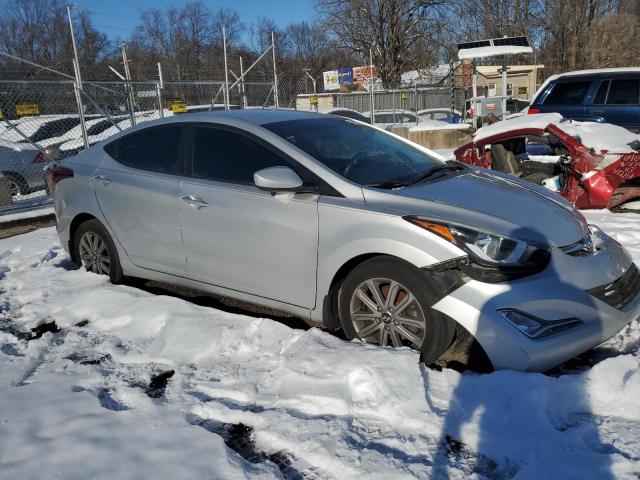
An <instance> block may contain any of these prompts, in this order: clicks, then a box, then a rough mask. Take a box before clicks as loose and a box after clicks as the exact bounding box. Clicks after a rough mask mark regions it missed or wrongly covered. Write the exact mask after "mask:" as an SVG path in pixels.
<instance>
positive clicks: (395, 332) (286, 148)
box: [50, 110, 640, 370]
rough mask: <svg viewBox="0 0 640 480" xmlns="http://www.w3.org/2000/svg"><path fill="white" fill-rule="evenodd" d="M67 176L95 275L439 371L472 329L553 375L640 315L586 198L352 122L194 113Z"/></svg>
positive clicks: (68, 244)
mask: <svg viewBox="0 0 640 480" xmlns="http://www.w3.org/2000/svg"><path fill="white" fill-rule="evenodd" d="M50 175H51V178H50V181H51V183H52V184H53V185H54V195H53V198H54V206H55V211H56V215H57V220H58V224H57V230H58V233H59V235H60V240H61V242H62V244H63V245H64V247H65V248H66V249H67V251H68V252H69V253H70V255H71V258H72V259H73V260H74V261H76V262H79V263H81V264H82V265H84V267H85V268H86V269H87V270H89V271H91V272H95V273H99V274H105V275H108V276H109V277H110V279H111V281H113V282H116V283H117V282H119V281H121V280H122V278H123V276H125V275H127V276H134V277H143V278H147V279H154V280H158V281H164V282H170V283H176V284H181V285H185V286H190V287H196V288H199V289H204V290H208V291H210V292H212V293H215V294H222V295H225V296H229V297H234V298H237V299H240V300H244V301H249V302H253V303H257V304H260V305H264V306H268V307H271V308H274V309H278V310H282V311H285V312H289V313H291V314H294V315H298V316H300V317H301V318H304V319H305V320H306V321H308V322H309V323H310V324H312V325H316V326H319V327H324V328H327V329H332V330H336V329H339V328H342V330H343V331H344V333H345V335H346V336H347V337H348V338H359V339H361V340H363V341H365V342H369V343H372V344H379V345H382V346H389V347H396V348H400V347H406V348H413V349H415V350H417V351H419V352H421V354H422V358H423V360H424V361H425V362H431V361H434V360H435V359H437V358H438V357H440V356H441V355H442V354H443V353H444V352H445V351H446V350H447V349H448V348H449V347H450V346H451V345H452V344H454V345H455V341H456V339H457V338H460V336H464V335H465V334H467V335H469V334H470V335H473V337H475V340H476V341H477V343H478V344H479V345H480V346H481V347H482V350H483V351H484V352H485V353H486V355H487V357H488V359H489V360H490V362H491V363H492V365H493V367H495V368H515V369H522V370H545V369H547V368H550V367H552V366H555V365H557V364H559V363H561V362H563V361H565V360H567V359H570V358H571V357H573V356H575V355H577V354H579V353H581V352H584V351H585V350H588V349H590V348H591V347H593V346H595V345H597V344H599V343H601V342H603V341H604V340H606V339H608V338H609V337H611V336H613V335H614V334H615V333H616V332H618V331H619V330H620V329H622V328H623V327H624V326H625V325H627V324H628V323H629V322H631V321H632V320H633V319H635V318H637V316H638V315H640V275H639V273H638V269H637V268H636V267H635V265H634V264H633V262H632V260H631V258H630V257H629V255H628V254H627V253H626V252H625V251H624V249H623V248H622V247H621V245H620V244H619V243H617V242H616V241H615V240H613V239H611V238H610V237H608V236H607V235H606V234H604V233H603V232H601V231H600V230H599V229H598V228H597V227H590V226H589V225H587V223H586V221H585V219H584V217H583V216H582V215H581V214H580V213H579V212H578V211H577V210H575V209H574V208H573V207H572V206H571V205H570V204H569V203H568V202H566V201H564V200H563V199H561V198H559V197H558V196H557V195H555V194H554V193H552V192H548V191H547V190H545V189H543V188H541V187H538V186H536V185H533V184H530V183H526V182H522V181H519V180H518V179H514V178H512V177H508V176H507V175H503V174H499V173H492V172H489V171H486V170H481V169H476V168H472V167H468V166H464V165H462V164H459V163H445V162H444V161H443V160H442V159H441V157H439V156H438V155H437V154H435V153H433V152H431V151H429V150H427V149H425V148H422V147H420V146H417V145H415V144H413V143H411V142H409V141H407V140H404V139H401V138H399V137H397V136H395V135H392V134H390V133H387V132H384V131H381V130H380V129H377V128H374V127H371V126H369V125H365V124H362V123H360V122H355V121H352V120H349V119H344V118H338V117H331V116H327V115H322V114H315V113H304V112H295V111H267V110H236V111H231V112H210V113H201V114H184V115H181V116H177V117H171V118H165V119H162V120H157V121H152V122H147V123H145V124H142V125H137V126H136V127H133V128H131V129H129V130H127V131H126V132H122V133H120V134H118V135H115V136H114V137H112V138H110V139H109V140H107V141H104V142H101V143H99V144H97V145H95V146H94V147H92V148H89V149H88V150H86V151H84V152H82V153H80V154H78V155H76V156H74V157H70V158H67V159H65V160H64V162H63V164H62V165H58V166H56V167H55V168H53V169H52V170H51V173H50ZM194 334H197V332H194Z"/></svg>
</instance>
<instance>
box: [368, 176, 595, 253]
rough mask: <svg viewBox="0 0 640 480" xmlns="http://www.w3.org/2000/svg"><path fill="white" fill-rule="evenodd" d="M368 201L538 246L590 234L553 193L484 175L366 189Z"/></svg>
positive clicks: (580, 218) (575, 213) (577, 215)
mask: <svg viewBox="0 0 640 480" xmlns="http://www.w3.org/2000/svg"><path fill="white" fill-rule="evenodd" d="M383 197H384V198H383ZM365 198H366V201H367V203H377V202H378V200H379V201H381V202H383V203H384V204H386V205H392V208H393V209H394V210H400V211H402V212H403V213H405V214H407V215H422V216H424V217H425V218H430V219H433V220H440V221H446V222H448V223H452V224H457V225H460V226H467V227H471V228H475V229H478V230H481V231H486V232H491V233H497V234H500V235H504V236H507V237H511V238H517V239H521V240H526V241H530V242H534V243H537V244H539V245H549V246H564V245H569V244H572V243H574V242H577V241H578V240H580V239H582V238H584V236H585V235H587V233H588V231H589V230H588V225H587V223H586V220H585V219H584V217H583V216H582V214H581V213H580V212H578V211H577V210H576V209H575V208H574V207H573V206H572V205H571V204H569V203H568V202H567V201H565V200H564V199H563V198H561V197H560V196H558V195H556V194H554V193H553V192H550V191H548V190H546V189H545V188H543V187H540V186H538V185H534V184H531V183H529V182H524V181H521V180H519V179H516V178H514V177H509V176H507V175H503V174H494V173H493V172H491V173H489V172H487V171H484V170H480V169H466V170H465V171H463V172H454V173H452V174H449V175H445V176H444V177H441V178H437V179H434V180H431V181H427V182H424V183H421V184H418V185H415V186H410V187H404V188H399V189H395V190H384V191H383V190H378V189H376V190H374V189H366V190H365Z"/></svg>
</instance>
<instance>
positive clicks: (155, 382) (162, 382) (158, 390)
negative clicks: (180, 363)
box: [145, 370, 176, 398]
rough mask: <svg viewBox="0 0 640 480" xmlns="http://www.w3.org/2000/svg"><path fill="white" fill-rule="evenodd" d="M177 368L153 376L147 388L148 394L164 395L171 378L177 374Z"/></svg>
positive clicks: (158, 396) (153, 395)
mask: <svg viewBox="0 0 640 480" xmlns="http://www.w3.org/2000/svg"><path fill="white" fill-rule="evenodd" d="M175 373H176V372H175V370H167V371H166V372H162V373H159V374H158V375H154V376H153V377H151V381H150V382H149V386H148V387H147V388H146V389H145V392H146V394H147V395H148V396H149V397H151V398H160V397H164V392H165V390H166V389H167V383H169V379H170V378H171V377H173V376H174V375H175Z"/></svg>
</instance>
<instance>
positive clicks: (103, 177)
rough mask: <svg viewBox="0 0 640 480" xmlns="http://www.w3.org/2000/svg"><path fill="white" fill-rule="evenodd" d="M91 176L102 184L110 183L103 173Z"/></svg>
mask: <svg viewBox="0 0 640 480" xmlns="http://www.w3.org/2000/svg"><path fill="white" fill-rule="evenodd" d="M91 178H93V179H94V180H95V181H97V182H100V183H101V184H103V185H109V184H110V183H111V179H110V178H108V177H105V176H104V175H96V176H94V177H91Z"/></svg>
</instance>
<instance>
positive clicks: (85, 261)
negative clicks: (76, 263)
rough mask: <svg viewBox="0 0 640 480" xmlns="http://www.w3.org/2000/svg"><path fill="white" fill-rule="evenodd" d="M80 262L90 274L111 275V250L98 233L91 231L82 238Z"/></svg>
mask: <svg viewBox="0 0 640 480" xmlns="http://www.w3.org/2000/svg"><path fill="white" fill-rule="evenodd" d="M80 261H81V262H82V265H83V266H84V268H86V269H87V270H88V271H90V272H93V273H98V274H104V275H109V272H110V269H111V258H110V257H109V250H108V249H107V244H106V242H105V241H104V240H103V239H102V238H101V237H100V236H99V235H98V234H97V233H95V232H91V231H89V232H85V233H84V234H83V235H82V237H80Z"/></svg>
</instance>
